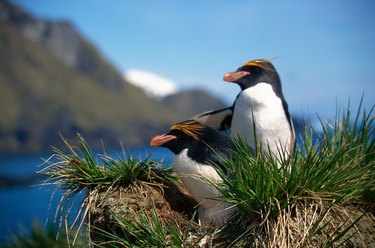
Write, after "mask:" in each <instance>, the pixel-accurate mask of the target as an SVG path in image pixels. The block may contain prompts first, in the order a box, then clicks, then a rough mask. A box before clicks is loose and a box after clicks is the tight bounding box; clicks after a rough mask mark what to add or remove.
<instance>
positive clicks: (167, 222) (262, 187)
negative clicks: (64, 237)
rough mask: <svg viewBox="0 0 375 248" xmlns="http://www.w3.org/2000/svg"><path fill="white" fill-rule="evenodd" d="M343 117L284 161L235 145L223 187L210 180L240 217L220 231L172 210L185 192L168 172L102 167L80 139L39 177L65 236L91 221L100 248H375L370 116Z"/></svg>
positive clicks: (155, 166)
mask: <svg viewBox="0 0 375 248" xmlns="http://www.w3.org/2000/svg"><path fill="white" fill-rule="evenodd" d="M338 112H340V113H338V114H337V116H336V118H335V120H334V121H333V123H330V122H328V121H326V120H321V121H320V126H321V127H320V130H321V132H320V131H319V132H318V131H316V130H314V129H313V128H312V127H311V125H309V124H306V127H305V131H304V133H303V134H302V135H301V137H299V138H300V142H299V145H298V146H297V148H296V150H295V152H294V153H293V154H291V155H290V156H289V157H284V158H283V159H282V160H281V161H276V159H275V158H274V157H273V155H272V154H271V153H269V152H267V151H264V150H262V149H257V150H256V151H255V156H254V155H252V154H253V153H254V151H250V149H249V147H248V146H247V144H246V143H245V142H244V141H243V140H241V139H234V140H233V148H232V153H231V156H230V157H229V158H228V157H223V156H221V155H220V154H218V156H219V158H220V163H221V164H222V165H224V166H225V167H226V168H227V174H225V173H224V172H223V171H222V170H220V169H218V173H219V174H220V176H221V178H222V179H223V183H220V184H219V183H217V182H213V181H209V180H207V179H204V180H206V181H207V182H208V183H210V184H212V185H213V186H215V187H217V188H218V189H219V190H220V191H221V192H222V193H223V195H224V200H225V201H227V202H229V203H232V204H233V205H235V206H236V207H237V209H238V210H237V211H236V212H235V214H234V216H233V218H232V219H231V220H230V221H229V222H228V223H227V224H225V225H224V226H222V227H220V228H218V229H216V230H213V229H209V228H208V229H207V228H203V227H198V226H197V224H196V223H195V221H194V218H193V217H192V212H193V208H191V209H189V210H188V212H190V215H189V213H188V214H186V212H185V214H182V215H181V214H180V213H176V211H174V210H175V209H172V207H171V205H169V204H167V203H166V200H165V199H166V198H167V197H169V198H171V196H175V195H176V194H177V193H176V192H179V191H177V190H175V191H170V190H169V191H168V192H167V191H166V190H167V189H168V188H169V187H170V185H171V184H170V183H171V182H174V181H175V180H176V177H175V175H174V174H173V172H172V171H171V168H169V167H162V163H160V162H155V161H152V160H150V159H145V160H140V159H134V158H126V157H125V156H124V157H123V158H116V159H115V158H112V157H110V156H108V155H106V154H105V153H104V155H103V156H102V157H100V158H99V159H98V158H96V157H94V155H93V152H92V151H91V150H90V148H89V146H88V145H87V143H86V142H85V141H84V140H83V138H82V137H81V136H78V141H79V142H78V143H79V147H77V148H74V147H72V146H71V145H70V144H69V142H67V141H66V140H65V143H66V145H67V147H68V152H62V151H59V150H55V155H54V158H55V159H57V162H50V165H49V166H48V167H47V168H45V169H44V170H43V171H42V172H41V173H43V174H46V175H48V176H49V178H48V180H47V181H46V183H49V184H53V185H56V187H57V188H58V189H61V190H63V191H64V195H63V197H62V199H61V201H60V206H59V208H58V209H57V215H56V216H60V220H61V222H63V223H64V226H65V229H67V230H68V229H69V228H74V227H75V226H78V229H80V227H82V226H83V223H85V224H86V227H88V228H86V230H88V232H89V234H90V232H92V233H91V234H90V237H92V236H93V235H94V236H95V235H96V237H99V238H96V239H95V240H94V241H95V242H94V243H93V241H91V244H95V245H97V246H99V247H337V246H343V247H371V246H374V245H375V238H374V235H373V233H374V232H375V224H374V223H375V218H374V203H375V197H374V195H375V159H374V158H375V144H374V141H375V123H374V121H375V119H374V108H372V109H370V110H369V111H366V110H364V109H362V107H361V105H360V106H359V108H358V111H357V112H355V113H354V116H353V115H352V112H351V110H350V105H348V107H347V109H346V110H343V111H340V110H338ZM280 153H281V154H284V153H283V151H282V150H280ZM50 161H52V160H50ZM213 166H217V165H213ZM79 192H85V197H84V199H83V201H82V203H81V204H82V205H81V208H80V209H81V210H80V212H79V213H78V215H77V216H80V218H78V217H77V218H76V220H75V221H74V222H73V223H72V224H70V225H68V224H67V218H66V215H67V214H69V212H70V208H71V205H69V204H70V203H69V202H71V201H72V199H73V197H74V195H77V194H79ZM176 199H177V198H173V197H172V198H171V199H170V202H177V201H176ZM187 200H188V196H186V195H184V194H181V195H180V199H179V201H178V202H177V203H176V204H175V206H174V207H176V206H180V208H181V209H185V210H186V209H188V208H186V207H185V206H184V205H183V203H184V202H187ZM140 203H142V204H140ZM64 213H65V218H64V217H61V216H63V214H64ZM64 219H65V221H64ZM108 223H110V224H108ZM98 235H99V236H98Z"/></svg>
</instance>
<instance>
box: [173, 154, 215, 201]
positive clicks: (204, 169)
mask: <svg viewBox="0 0 375 248" xmlns="http://www.w3.org/2000/svg"><path fill="white" fill-rule="evenodd" d="M173 166H174V169H175V172H176V173H177V174H178V176H179V177H180V179H181V181H182V182H183V183H184V185H185V187H186V188H187V189H188V190H189V192H190V194H191V195H192V196H193V197H194V198H195V199H196V200H197V201H198V203H202V201H205V202H204V203H202V205H203V206H204V205H206V204H209V201H207V200H206V199H207V198H218V197H220V196H221V194H220V192H219V191H218V190H216V189H215V188H214V187H212V186H211V185H209V184H208V183H207V182H205V181H204V180H203V179H202V177H205V178H208V179H211V180H220V181H221V178H220V176H219V174H217V172H216V170H215V169H214V168H213V167H212V166H210V165H202V164H199V163H196V162H194V161H193V160H191V159H190V158H189V157H188V155H187V149H185V150H183V151H181V152H180V153H179V154H177V155H175V156H174V159H173ZM205 203H206V204H205ZM215 204H217V203H215ZM207 207H208V206H207Z"/></svg>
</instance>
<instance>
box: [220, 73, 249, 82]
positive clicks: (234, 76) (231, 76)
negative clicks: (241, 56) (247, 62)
mask: <svg viewBox="0 0 375 248" xmlns="http://www.w3.org/2000/svg"><path fill="white" fill-rule="evenodd" d="M249 74H250V72H248V71H235V72H228V73H226V74H225V75H224V81H226V82H236V81H237V80H239V79H241V78H243V77H244V76H246V75H249Z"/></svg>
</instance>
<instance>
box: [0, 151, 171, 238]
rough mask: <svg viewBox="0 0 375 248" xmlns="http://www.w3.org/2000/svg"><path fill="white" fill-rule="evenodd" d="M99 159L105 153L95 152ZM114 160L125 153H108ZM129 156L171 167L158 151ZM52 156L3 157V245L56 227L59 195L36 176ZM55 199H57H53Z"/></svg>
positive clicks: (165, 155)
mask: <svg viewBox="0 0 375 248" xmlns="http://www.w3.org/2000/svg"><path fill="white" fill-rule="evenodd" d="M94 154H97V158H98V159H100V157H101V155H102V154H103V152H94ZM107 154H110V155H111V156H112V157H115V158H116V157H122V156H123V155H122V151H107ZM125 154H126V156H132V157H137V158H142V159H146V158H148V157H150V159H153V160H156V161H162V162H163V163H164V165H170V164H171V161H172V153H171V152H170V151H169V150H167V149H163V148H159V147H143V148H129V149H127V150H126V152H125ZM50 156H51V154H48V153H45V154H12V155H0V243H2V242H5V241H8V240H10V239H11V238H12V237H14V236H15V235H23V234H24V235H27V234H28V232H29V230H30V227H31V226H32V225H33V224H35V223H39V224H41V225H42V226H49V227H50V226H56V227H58V222H59V221H54V219H55V216H54V215H55V210H56V207H57V205H58V199H59V194H61V192H55V191H56V188H55V187H54V186H52V185H42V184H43V182H44V180H45V178H43V177H41V176H40V175H39V174H38V173H37V172H38V171H40V170H41V169H43V168H44V167H45V166H46V165H47V164H46V163H44V161H45V160H46V159H48V158H49V157H50ZM54 192H55V193H54ZM52 195H54V197H52Z"/></svg>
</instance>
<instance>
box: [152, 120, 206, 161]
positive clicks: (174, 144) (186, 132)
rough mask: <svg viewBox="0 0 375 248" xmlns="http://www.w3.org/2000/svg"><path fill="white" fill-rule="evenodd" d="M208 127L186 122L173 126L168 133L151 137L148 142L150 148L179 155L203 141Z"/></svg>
mask: <svg viewBox="0 0 375 248" xmlns="http://www.w3.org/2000/svg"><path fill="white" fill-rule="evenodd" d="M208 130H209V127H207V126H204V125H203V124H201V123H199V122H197V121H194V120H187V121H183V122H180V123H177V124H175V125H173V126H172V127H171V128H170V130H169V132H168V133H165V134H160V135H157V136H155V137H153V138H152V139H151V141H150V145H151V146H160V147H165V148H168V149H169V150H171V151H172V152H173V153H174V154H178V153H180V152H181V151H182V150H183V149H185V148H188V147H190V146H192V145H193V144H194V143H196V142H199V141H200V140H202V139H203V136H205V135H206V134H207V132H209V131H208Z"/></svg>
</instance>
